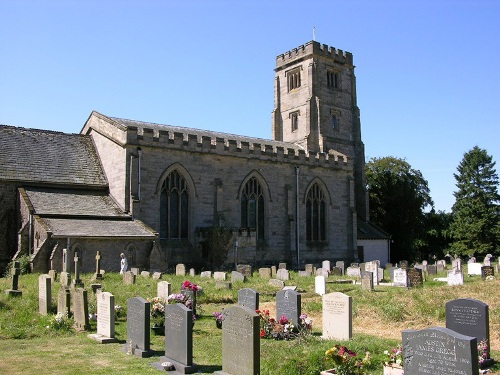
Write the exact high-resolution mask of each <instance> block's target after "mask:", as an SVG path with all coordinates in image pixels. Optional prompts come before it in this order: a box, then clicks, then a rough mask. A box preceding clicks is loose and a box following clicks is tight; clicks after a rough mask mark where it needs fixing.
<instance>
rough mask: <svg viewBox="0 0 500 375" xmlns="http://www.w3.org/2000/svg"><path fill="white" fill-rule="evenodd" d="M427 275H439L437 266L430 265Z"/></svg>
mask: <svg viewBox="0 0 500 375" xmlns="http://www.w3.org/2000/svg"><path fill="white" fill-rule="evenodd" d="M427 273H428V274H429V275H437V266H436V265H435V264H429V265H428V266H427Z"/></svg>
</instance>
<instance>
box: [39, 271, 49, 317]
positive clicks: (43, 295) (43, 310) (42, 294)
mask: <svg viewBox="0 0 500 375" xmlns="http://www.w3.org/2000/svg"><path fill="white" fill-rule="evenodd" d="M51 280H52V279H51V278H50V276H49V275H40V276H38V312H39V313H40V314H41V315H47V314H49V313H50V311H51V310H52V281H51Z"/></svg>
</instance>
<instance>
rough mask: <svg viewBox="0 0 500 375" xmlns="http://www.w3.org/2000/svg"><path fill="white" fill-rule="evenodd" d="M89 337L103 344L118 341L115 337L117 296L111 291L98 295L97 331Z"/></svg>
mask: <svg viewBox="0 0 500 375" xmlns="http://www.w3.org/2000/svg"><path fill="white" fill-rule="evenodd" d="M89 337H90V338H92V339H94V340H96V341H99V342H100V343H101V344H108V343H112V342H117V341H118V340H117V339H116V338H115V296H114V295H112V294H111V293H109V292H101V293H99V294H98V295H97V333H96V334H92V335H89Z"/></svg>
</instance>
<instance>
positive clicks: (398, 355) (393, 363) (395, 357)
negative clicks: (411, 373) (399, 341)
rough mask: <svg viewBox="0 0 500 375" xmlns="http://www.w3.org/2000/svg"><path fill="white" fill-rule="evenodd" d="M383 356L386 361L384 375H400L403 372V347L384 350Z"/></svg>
mask: <svg viewBox="0 0 500 375" xmlns="http://www.w3.org/2000/svg"><path fill="white" fill-rule="evenodd" d="M384 354H385V355H386V356H387V357H388V359H387V360H386V361H385V362H384V375H400V374H404V371H403V364H404V361H403V347H402V346H401V345H399V346H397V347H395V348H392V349H391V350H385V351H384Z"/></svg>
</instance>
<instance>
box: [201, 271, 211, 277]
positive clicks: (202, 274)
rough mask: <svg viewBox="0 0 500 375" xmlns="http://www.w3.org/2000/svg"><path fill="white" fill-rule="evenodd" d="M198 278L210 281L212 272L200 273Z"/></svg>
mask: <svg viewBox="0 0 500 375" xmlns="http://www.w3.org/2000/svg"><path fill="white" fill-rule="evenodd" d="M200 277H203V278H207V279H211V278H212V271H202V272H201V273H200Z"/></svg>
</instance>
